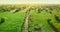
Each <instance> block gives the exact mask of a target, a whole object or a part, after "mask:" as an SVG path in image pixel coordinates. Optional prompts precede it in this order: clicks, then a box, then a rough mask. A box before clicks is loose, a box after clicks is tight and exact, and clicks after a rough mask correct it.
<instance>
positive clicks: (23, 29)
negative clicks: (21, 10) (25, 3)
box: [21, 9, 30, 32]
mask: <svg viewBox="0 0 60 32" xmlns="http://www.w3.org/2000/svg"><path fill="white" fill-rule="evenodd" d="M25 11H26V16H25V19H24V23H23V24H22V29H21V32H28V17H29V15H30V10H28V9H27V10H25Z"/></svg>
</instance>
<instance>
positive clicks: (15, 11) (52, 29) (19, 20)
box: [0, 6, 60, 32]
mask: <svg viewBox="0 0 60 32" xmlns="http://www.w3.org/2000/svg"><path fill="white" fill-rule="evenodd" d="M0 7H1V8H0V32H26V31H28V32H60V7H59V6H43V7H41V6H39V7H35V6H34V7H33V6H32V7H30V6H28V7H26V6H22V7H17V6H13V7H11V6H0ZM27 17H28V18H27ZM26 19H27V21H28V22H27V23H28V25H26V23H25V22H26ZM25 25H26V26H25ZM27 26H28V27H27ZM26 28H27V29H26Z"/></svg>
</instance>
